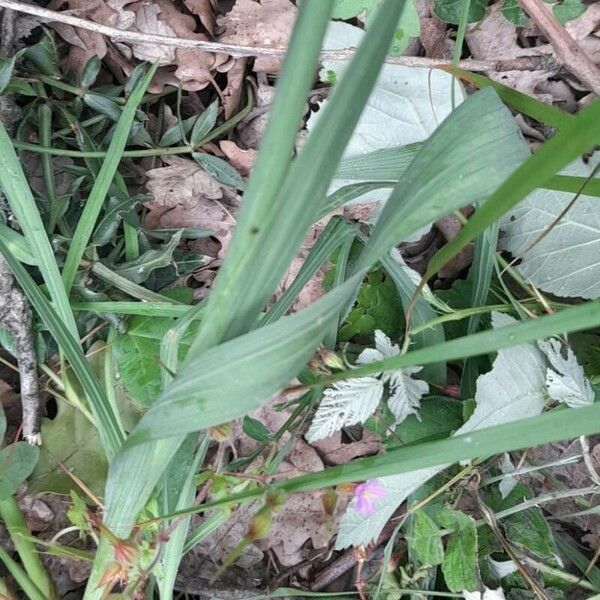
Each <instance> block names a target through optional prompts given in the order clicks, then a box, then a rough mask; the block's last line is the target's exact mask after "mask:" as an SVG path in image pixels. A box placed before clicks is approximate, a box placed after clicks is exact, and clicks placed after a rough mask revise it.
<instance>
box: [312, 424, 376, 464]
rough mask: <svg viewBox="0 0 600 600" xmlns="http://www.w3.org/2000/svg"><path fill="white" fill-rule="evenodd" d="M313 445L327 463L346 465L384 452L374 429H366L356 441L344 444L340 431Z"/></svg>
mask: <svg viewBox="0 0 600 600" xmlns="http://www.w3.org/2000/svg"><path fill="white" fill-rule="evenodd" d="M313 447H314V448H315V449H316V450H317V451H318V452H319V456H320V457H321V458H322V459H323V462H324V463H325V464H327V465H330V466H333V465H344V464H346V463H348V462H350V461H351V460H354V459H355V458H361V457H363V456H373V455H374V454H380V453H381V452H383V450H384V447H383V444H382V443H381V440H380V439H379V436H377V435H376V434H375V433H373V432H372V431H368V430H366V429H365V430H364V431H363V435H362V438H361V439H360V440H358V441H356V442H350V443H349V444H344V443H343V442H342V432H341V431H338V432H337V433H334V434H333V435H332V436H330V437H328V438H325V439H323V440H319V441H318V442H315V443H313Z"/></svg>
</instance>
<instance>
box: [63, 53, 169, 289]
mask: <svg viewBox="0 0 600 600" xmlns="http://www.w3.org/2000/svg"><path fill="white" fill-rule="evenodd" d="M157 66H158V65H154V66H153V67H152V68H150V69H149V70H148V73H146V75H145V76H144V77H143V78H142V79H141V80H140V81H139V83H138V85H137V86H136V87H135V89H134V90H133V92H132V93H131V96H129V99H128V100H127V103H126V104H125V107H124V108H123V111H122V112H121V117H120V118H119V121H118V123H117V126H116V127H115V131H114V133H113V137H112V139H111V141H110V145H109V147H108V152H107V155H106V158H105V159H104V162H103V163H102V167H101V168H100V172H99V173H98V176H97V177H96V179H95V181H94V185H93V187H92V190H91V192H90V195H89V197H88V199H87V202H86V203H85V208H84V209H83V212H82V213H81V217H80V219H79V222H78V223H77V227H76V228H75V233H74V234H73V240H72V241H71V246H70V248H69V252H68V254H67V258H66V260H65V264H64V267H63V273H62V278H63V284H64V287H65V289H66V290H67V293H68V292H69V291H70V290H71V286H72V285H73V281H75V274H76V273H77V269H78V268H79V262H80V261H81V259H82V258H83V253H84V252H85V249H86V247H87V245H88V244H89V241H90V238H91V236H92V232H93V231H94V227H95V226H96V221H97V220H98V216H99V215H100V211H101V210H102V206H103V204H104V200H105V198H106V194H107V193H108V190H109V188H110V186H111V184H112V182H113V179H114V178H115V174H116V172H117V168H118V166H119V162H120V161H121V155H122V154H123V150H125V145H126V144H127V139H128V138H129V133H130V131H131V126H132V124H133V120H134V119H135V113H136V110H137V107H138V104H139V103H140V102H141V101H142V98H143V97H144V94H145V93H146V88H147V87H148V85H150V81H151V80H152V77H153V76H154V73H155V72H156V68H157Z"/></svg>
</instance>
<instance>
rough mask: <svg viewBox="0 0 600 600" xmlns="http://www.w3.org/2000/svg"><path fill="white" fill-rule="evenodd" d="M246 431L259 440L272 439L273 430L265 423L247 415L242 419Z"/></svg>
mask: <svg viewBox="0 0 600 600" xmlns="http://www.w3.org/2000/svg"><path fill="white" fill-rule="evenodd" d="M242 428H243V430H244V433H245V434H246V435H247V436H248V437H251V438H252V439H253V440H257V441H258V442H268V441H269V440H270V439H271V432H270V431H269V430H268V429H267V427H266V426H265V425H264V423H261V422H260V421H259V420H257V419H254V418H252V417H249V416H248V415H246V416H245V417H244V420H243V421H242Z"/></svg>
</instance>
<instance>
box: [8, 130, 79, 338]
mask: <svg viewBox="0 0 600 600" xmlns="http://www.w3.org/2000/svg"><path fill="white" fill-rule="evenodd" d="M0 187H1V188H2V190H3V191H4V193H5V195H6V198H7V200H8V202H9V204H10V208H11V210H12V212H13V215H14V216H15V217H16V219H17V222H18V223H19V226H20V227H21V230H22V231H23V234H24V236H25V239H26V242H27V246H28V248H27V250H29V252H30V253H31V254H33V259H34V261H35V264H36V266H37V267H38V269H39V270H40V272H41V274H42V277H43V278H44V281H45V283H46V285H47V286H48V291H49V292H50V297H51V298H52V302H53V303H54V306H55V308H56V310H57V311H58V314H59V315H60V317H61V318H62V320H63V322H64V324H65V325H66V327H67V329H68V330H69V332H70V333H71V335H73V336H75V335H77V326H76V325H75V319H74V317H73V313H72V312H71V309H70V307H69V300H68V298H67V294H66V293H65V288H64V286H63V283H62V280H61V278H60V271H59V270H58V265H57V264H56V260H55V259H54V250H53V249H52V246H51V245H50V240H49V239H48V236H47V235H46V229H45V227H44V223H43V222H42V217H41V216H40V212H39V210H38V208H37V206H36V204H35V200H34V198H33V194H32V193H31V188H30V187H29V183H28V182H27V178H26V177H25V173H24V172H23V168H22V167H21V164H20V162H19V158H18V157H17V155H16V153H15V150H14V148H13V145H12V143H11V141H10V137H9V135H8V133H7V131H6V129H5V128H4V125H3V124H2V122H1V121H0ZM17 235H18V234H17ZM0 238H1V239H2V240H6V241H7V243H9V244H11V245H12V244H14V243H15V242H16V240H18V239H19V238H16V237H15V236H12V235H11V234H8V236H7V234H6V231H2V232H1V233H0Z"/></svg>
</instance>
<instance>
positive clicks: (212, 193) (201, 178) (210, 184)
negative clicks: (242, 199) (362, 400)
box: [144, 157, 237, 255]
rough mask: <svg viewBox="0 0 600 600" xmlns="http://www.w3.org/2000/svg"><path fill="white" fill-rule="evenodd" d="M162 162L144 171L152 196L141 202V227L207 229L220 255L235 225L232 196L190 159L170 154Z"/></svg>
mask: <svg viewBox="0 0 600 600" xmlns="http://www.w3.org/2000/svg"><path fill="white" fill-rule="evenodd" d="M164 162H166V163H167V166H165V167H158V168H156V169H151V170H150V171H148V173H147V174H146V175H147V177H148V181H147V182H146V189H147V190H148V193H149V194H150V195H151V196H152V197H153V200H152V201H150V202H148V203H146V204H145V206H146V207H147V208H148V213H147V214H146V217H145V219H144V225H145V227H147V228H149V229H158V228H164V229H178V228H183V227H186V228H195V229H208V230H210V231H212V232H213V234H214V237H216V238H217V239H218V241H219V242H220V244H221V250H220V252H219V255H222V254H223V253H224V252H225V250H226V248H227V245H228V243H229V240H230V239H231V235H232V232H233V228H234V227H235V213H236V211H237V205H236V204H234V203H233V202H234V201H235V198H234V197H232V195H231V192H230V190H227V189H225V188H223V187H222V186H220V185H219V184H218V183H217V182H216V181H215V180H214V179H212V177H210V176H209V175H208V174H207V173H206V172H205V171H204V170H203V169H201V168H200V166H199V165H198V164H197V163H196V162H194V161H193V160H189V159H186V158H180V157H170V158H165V161H164Z"/></svg>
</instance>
